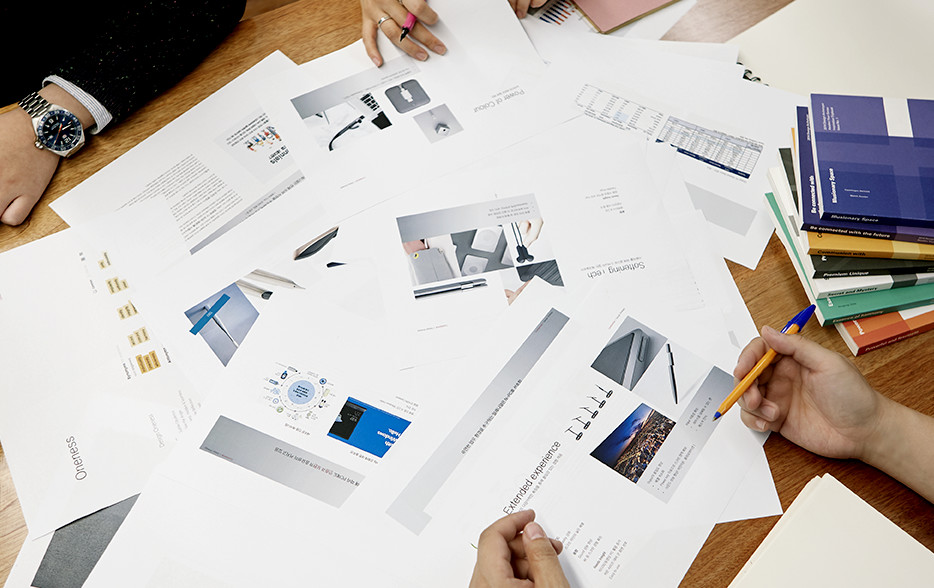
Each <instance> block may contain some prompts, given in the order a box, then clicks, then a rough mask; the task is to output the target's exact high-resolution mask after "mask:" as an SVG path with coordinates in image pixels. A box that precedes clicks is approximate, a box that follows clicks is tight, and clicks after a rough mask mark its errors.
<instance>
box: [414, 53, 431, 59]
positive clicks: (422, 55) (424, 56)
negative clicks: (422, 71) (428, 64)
mask: <svg viewBox="0 0 934 588" xmlns="http://www.w3.org/2000/svg"><path fill="white" fill-rule="evenodd" d="M415 59H417V60H419V61H425V60H426V59H428V52H427V51H419V52H417V53H416V54H415Z"/></svg>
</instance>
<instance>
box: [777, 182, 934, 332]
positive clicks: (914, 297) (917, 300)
mask: <svg viewBox="0 0 934 588" xmlns="http://www.w3.org/2000/svg"><path fill="white" fill-rule="evenodd" d="M765 198H766V200H767V201H768V204H769V206H768V210H769V216H771V217H772V222H773V223H774V224H775V228H776V229H778V237H779V239H780V240H781V242H782V245H784V246H785V250H786V251H788V255H789V256H790V257H791V261H792V265H794V268H795V273H797V274H798V279H799V280H800V281H801V283H802V284H803V285H804V290H805V292H806V293H807V296H808V299H810V301H811V303H812V304H814V305H816V306H817V311H816V314H817V318H818V320H819V321H820V324H821V325H822V326H823V325H827V324H832V323H839V322H843V321H848V320H853V319H858V318H863V317H867V316H872V315H876V314H882V313H884V312H891V311H894V310H904V309H906V308H914V307H916V306H922V305H925V304H931V303H932V302H934V284H923V285H920V286H911V287H908V288H896V289H893V290H879V291H877V292H866V293H861V294H847V295H846V296H831V297H829V298H817V297H815V295H814V290H813V288H812V287H811V283H810V281H809V280H808V279H807V278H806V277H805V273H804V266H803V265H802V263H801V253H800V252H799V251H798V250H797V248H796V247H795V246H794V243H795V241H794V239H793V238H792V236H791V234H790V233H789V231H788V226H787V224H786V223H785V222H784V219H785V217H784V215H783V214H782V211H781V208H779V206H778V203H777V202H776V201H775V195H774V194H772V193H771V192H768V193H766V195H765Z"/></svg>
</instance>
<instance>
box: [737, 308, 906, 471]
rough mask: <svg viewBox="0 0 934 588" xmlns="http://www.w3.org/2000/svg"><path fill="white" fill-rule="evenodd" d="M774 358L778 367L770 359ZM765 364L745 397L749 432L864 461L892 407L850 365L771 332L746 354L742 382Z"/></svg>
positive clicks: (744, 417)
mask: <svg viewBox="0 0 934 588" xmlns="http://www.w3.org/2000/svg"><path fill="white" fill-rule="evenodd" d="M789 330H790V329H789ZM773 354H774V357H777V358H778V359H777V361H774V363H773V362H772V361H771V360H769V359H768V357H769V356H770V355H773ZM763 359H765V360H766V365H765V366H764V367H762V369H761V370H759V372H760V373H759V375H758V376H755V377H753V378H752V381H751V382H750V383H749V385H748V388H746V389H745V392H744V393H742V395H741V396H740V397H739V405H740V407H741V408H742V413H741V415H740V416H741V418H742V420H743V422H744V423H745V424H746V426H748V427H749V428H751V429H755V430H757V431H775V432H778V433H780V434H781V435H782V436H783V437H785V438H786V439H788V440H789V441H791V442H792V443H795V444H797V445H800V446H801V447H803V448H805V449H807V450H809V451H812V452H814V453H818V454H820V455H823V456H826V457H835V458H859V459H863V458H864V456H865V451H866V446H867V443H868V442H869V441H870V440H871V436H872V434H873V432H874V428H875V424H876V422H877V421H878V420H879V419H880V418H881V414H882V412H883V407H884V405H885V404H886V402H887V401H886V399H885V398H884V397H882V396H881V395H880V394H879V393H878V392H876V391H875V390H874V389H873V388H872V387H871V386H870V385H869V384H868V382H866V380H865V378H863V376H862V374H860V372H859V370H858V369H856V366H855V365H853V363H852V362H851V361H850V360H848V359H847V358H845V357H843V356H842V355H840V354H838V353H835V352H833V351H830V350H829V349H826V348H824V347H822V346H821V345H819V344H817V343H815V342H813V341H811V340H809V339H807V338H805V337H803V336H800V335H790V334H787V333H785V334H783V333H779V332H778V331H776V330H775V329H773V328H771V327H768V326H766V327H764V328H763V329H762V337H761V338H756V339H754V340H753V341H752V342H750V343H749V345H747V346H746V348H745V349H744V350H743V351H742V353H741V354H740V356H739V359H738V361H737V364H736V368H735V369H734V370H733V375H734V378H735V379H736V381H737V382H738V383H742V381H743V379H744V377H745V376H746V375H747V374H750V372H754V371H756V370H755V367H756V366H757V365H758V364H760V363H762V360H763ZM721 410H722V409H721Z"/></svg>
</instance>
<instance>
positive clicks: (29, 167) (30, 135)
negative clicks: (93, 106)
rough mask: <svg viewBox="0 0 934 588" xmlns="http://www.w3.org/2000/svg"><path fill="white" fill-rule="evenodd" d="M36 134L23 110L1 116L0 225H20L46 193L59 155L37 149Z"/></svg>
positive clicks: (17, 109) (16, 109)
mask: <svg viewBox="0 0 934 588" xmlns="http://www.w3.org/2000/svg"><path fill="white" fill-rule="evenodd" d="M35 142H36V133H35V131H34V130H33V128H32V123H31V121H30V120H29V115H28V114H26V112H25V111H24V110H23V109H22V108H18V107H17V108H14V109H13V110H10V111H9V112H4V113H3V114H0V223H2V224H5V225H18V224H21V223H22V222H23V221H24V220H26V217H27V216H29V212H30V211H31V210H32V209H33V207H34V206H35V205H36V202H38V201H39V198H40V197H41V196H42V193H43V192H45V189H46V187H47V186H48V185H49V182H50V181H52V176H53V175H55V169H56V168H57V167H58V161H59V160H60V159H61V157H59V156H58V155H56V154H54V153H51V152H49V151H46V150H44V149H37V148H36V146H35Z"/></svg>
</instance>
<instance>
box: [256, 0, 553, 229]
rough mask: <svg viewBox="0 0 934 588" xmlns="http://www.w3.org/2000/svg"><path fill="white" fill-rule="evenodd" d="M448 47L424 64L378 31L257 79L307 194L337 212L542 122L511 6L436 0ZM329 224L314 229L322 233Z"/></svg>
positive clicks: (528, 52)
mask: <svg viewBox="0 0 934 588" xmlns="http://www.w3.org/2000/svg"><path fill="white" fill-rule="evenodd" d="M432 7H433V8H434V9H435V10H436V11H437V12H438V13H439V14H440V15H442V20H441V21H439V22H438V23H437V24H436V25H433V26H432V32H433V33H434V34H435V35H437V36H438V38H439V39H442V40H443V41H444V43H445V45H446V46H447V49H448V50H447V53H446V54H445V55H443V56H440V55H435V54H431V57H429V59H428V60H426V61H424V62H422V61H418V60H415V59H413V58H411V57H409V56H407V55H405V54H403V53H401V52H400V51H399V50H398V49H397V48H396V47H395V46H393V45H390V44H389V43H388V42H387V41H386V39H385V38H384V36H383V35H378V39H379V42H380V50H381V52H382V55H383V58H384V63H383V65H382V66H381V67H379V68H376V67H374V66H373V63H372V62H371V61H370V59H369V57H368V56H367V55H366V52H365V50H364V48H363V44H362V41H360V42H357V43H354V44H352V45H350V46H348V47H345V48H343V49H341V50H339V51H335V52H334V53H331V54H329V55H326V56H324V57H321V58H318V59H315V60H313V61H310V62H308V63H305V64H302V65H301V66H299V67H298V68H297V70H295V71H290V72H283V73H281V74H279V75H277V76H272V77H270V78H269V79H267V80H264V81H263V82H262V83H260V84H257V85H256V86H254V90H255V91H256V94H257V96H258V97H259V99H260V101H261V103H262V104H263V106H264V108H265V110H266V112H268V113H269V115H270V117H271V118H272V119H273V120H275V121H276V123H277V124H278V125H279V128H280V129H281V131H282V133H283V136H284V137H285V139H286V141H287V142H288V144H289V146H290V149H291V153H292V155H293V156H294V157H295V159H296V162H297V163H298V165H299V167H300V168H301V169H302V171H304V173H305V176H306V177H307V178H308V180H309V182H310V183H311V184H312V185H313V186H314V193H315V199H316V200H320V201H322V202H323V204H324V206H325V207H326V208H327V210H328V212H329V216H331V217H334V218H336V219H338V220H340V219H343V218H346V217H348V216H350V215H352V214H354V213H356V212H359V211H361V210H365V209H366V208H368V207H370V206H372V205H373V204H376V203H378V202H381V201H383V200H386V199H388V198H390V197H392V196H394V195H397V194H399V193H401V192H403V191H405V190H407V189H409V188H411V187H412V185H413V184H414V183H419V182H425V181H427V180H429V179H432V178H435V177H437V176H438V175H441V174H443V173H447V172H450V171H453V170H455V169H458V168H460V167H463V166H464V165H467V164H469V163H470V162H472V161H475V160H476V159H478V158H480V157H483V156H485V155H488V154H489V153H492V152H495V151H498V150H500V149H502V148H503V147H505V146H507V145H510V144H512V143H514V142H516V141H519V140H521V139H523V138H525V137H528V136H529V135H531V134H533V133H534V132H536V131H538V130H539V125H538V124H537V123H536V121H535V120H534V119H532V118H531V117H529V116H528V115H527V114H526V110H527V108H528V104H529V102H531V101H532V100H534V97H533V96H532V95H531V94H530V93H529V90H528V83H529V80H531V79H534V78H535V77H536V76H537V75H539V74H540V72H541V70H542V69H543V68H544V64H543V63H542V61H541V59H540V58H539V57H538V55H537V54H536V52H535V50H534V48H533V47H532V44H531V43H530V42H529V39H528V37H527V36H526V35H525V33H524V31H523V30H522V26H521V25H520V24H519V21H518V20H517V19H516V17H515V14H514V13H513V11H512V10H511V9H510V7H509V6H508V4H506V5H504V4H503V2H500V1H499V0H479V1H478V2H472V3H470V4H465V3H463V2H455V1H451V0H444V1H439V2H436V3H433V4H432ZM325 228H327V227H321V230H324V229H325Z"/></svg>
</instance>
